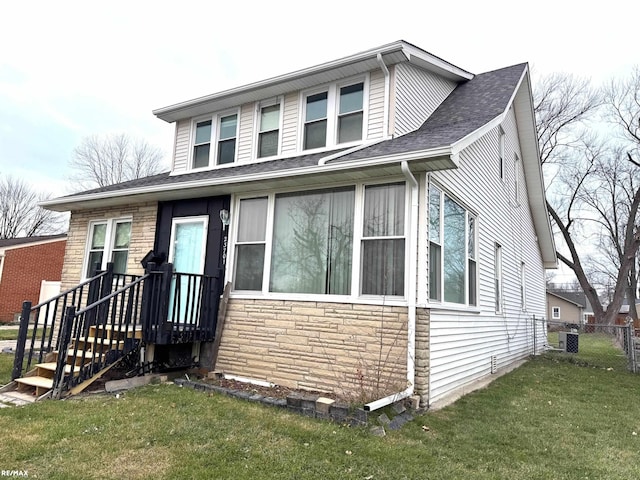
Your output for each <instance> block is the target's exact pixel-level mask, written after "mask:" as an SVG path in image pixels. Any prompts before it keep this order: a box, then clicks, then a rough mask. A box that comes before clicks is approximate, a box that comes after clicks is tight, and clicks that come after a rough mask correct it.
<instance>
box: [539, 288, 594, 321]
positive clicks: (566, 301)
mask: <svg viewBox="0 0 640 480" xmlns="http://www.w3.org/2000/svg"><path fill="white" fill-rule="evenodd" d="M581 300H582V301H581ZM585 301H586V298H585V296H584V293H582V292H562V291H550V290H547V320H549V321H550V322H551V323H556V322H558V323H559V322H562V323H566V324H571V325H584V323H585V320H586V319H585V307H586V305H585V303H584V302H585Z"/></svg>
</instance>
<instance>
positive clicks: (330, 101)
mask: <svg viewBox="0 0 640 480" xmlns="http://www.w3.org/2000/svg"><path fill="white" fill-rule="evenodd" d="M356 83H362V84H363V87H362V136H361V138H360V140H355V141H353V142H345V143H338V114H339V111H340V105H339V103H340V89H341V88H342V87H348V86H349V85H354V84H356ZM369 85H370V75H369V73H366V74H365V75H359V76H356V77H352V78H349V79H346V80H342V81H340V82H333V83H329V84H325V85H322V86H320V87H314V88H312V89H308V90H301V91H300V96H299V99H298V105H299V109H298V119H299V121H298V132H299V135H298V152H299V153H301V154H302V153H305V154H306V153H315V152H321V151H324V150H332V149H335V148H338V147H339V148H342V147H351V146H354V145H358V144H360V143H362V142H364V141H365V140H366V133H367V125H368V119H369ZM322 92H327V138H326V142H325V145H324V147H319V148H310V149H307V150H305V148H304V127H305V125H306V121H305V116H306V106H307V97H309V96H311V95H316V94H318V93H322Z"/></svg>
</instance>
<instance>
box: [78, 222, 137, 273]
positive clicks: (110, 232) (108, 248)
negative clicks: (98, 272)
mask: <svg viewBox="0 0 640 480" xmlns="http://www.w3.org/2000/svg"><path fill="white" fill-rule="evenodd" d="M126 222H130V223H131V234H132V235H133V218H132V217H117V218H101V219H96V220H91V221H90V222H89V224H88V225H87V237H86V241H85V248H84V257H83V259H82V280H86V279H87V278H89V277H88V276H87V274H88V273H89V265H88V264H87V261H88V260H89V252H90V251H91V240H92V235H93V227H94V226H95V225H99V224H102V223H104V224H106V225H107V229H106V231H105V235H104V249H103V252H104V253H103V255H102V265H101V266H100V268H101V269H103V270H104V269H105V268H106V266H107V263H109V262H110V261H111V255H112V254H113V244H114V241H115V235H116V228H115V226H116V225H117V224H118V223H126ZM127 251H128V252H129V253H130V252H131V238H129V248H128V249H127ZM128 261H129V257H128V256H127V263H128Z"/></svg>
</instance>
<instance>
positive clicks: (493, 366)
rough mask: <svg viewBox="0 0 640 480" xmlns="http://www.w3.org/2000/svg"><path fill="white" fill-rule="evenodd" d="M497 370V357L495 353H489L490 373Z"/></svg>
mask: <svg viewBox="0 0 640 480" xmlns="http://www.w3.org/2000/svg"><path fill="white" fill-rule="evenodd" d="M497 371H498V357H496V356H495V355H491V373H496V372H497Z"/></svg>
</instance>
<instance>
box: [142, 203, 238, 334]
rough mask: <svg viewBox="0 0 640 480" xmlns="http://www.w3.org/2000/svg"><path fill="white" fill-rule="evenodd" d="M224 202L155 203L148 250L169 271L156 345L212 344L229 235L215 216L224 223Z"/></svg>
mask: <svg viewBox="0 0 640 480" xmlns="http://www.w3.org/2000/svg"><path fill="white" fill-rule="evenodd" d="M230 201H231V199H230V197H229V196H228V195H225V196H218V197H204V198H195V199H189V200H176V201H169V202H160V203H159V204H158V221H157V224H156V240H155V246H154V251H155V253H156V254H157V255H158V256H159V257H164V258H166V259H167V261H168V262H170V263H172V264H173V272H174V273H173V277H172V282H171V285H170V286H169V285H168V288H169V289H170V290H169V292H167V295H168V297H165V298H167V301H168V303H169V305H168V312H167V316H166V319H165V320H163V322H164V324H165V327H164V328H163V331H164V333H163V334H162V337H161V338H159V339H158V341H157V343H158V344H162V343H164V344H168V343H182V342H189V341H211V340H213V337H214V333H215V327H216V323H217V314H218V304H219V301H220V295H221V294H222V291H223V289H224V268H225V265H224V263H225V258H226V252H225V248H226V245H227V238H226V237H227V235H228V230H229V229H228V228H226V227H225V226H224V225H223V223H222V221H221V217H224V218H226V216H227V213H228V211H229V207H230ZM165 305H166V304H165ZM165 308H166V307H165Z"/></svg>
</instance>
